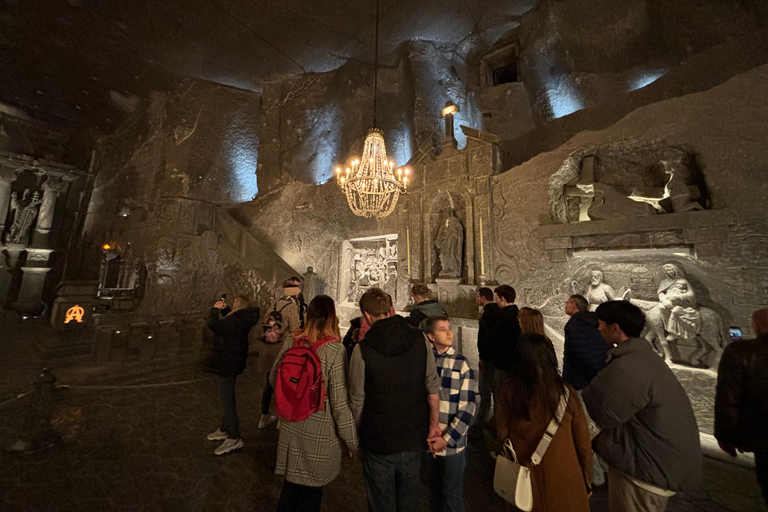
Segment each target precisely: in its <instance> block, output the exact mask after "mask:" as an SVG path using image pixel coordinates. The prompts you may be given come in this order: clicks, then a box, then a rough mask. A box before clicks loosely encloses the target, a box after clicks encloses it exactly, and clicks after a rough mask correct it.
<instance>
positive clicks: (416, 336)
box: [349, 288, 442, 512]
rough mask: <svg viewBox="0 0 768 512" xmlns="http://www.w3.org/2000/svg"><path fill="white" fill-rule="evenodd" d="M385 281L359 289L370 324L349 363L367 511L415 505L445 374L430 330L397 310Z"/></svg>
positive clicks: (437, 426) (435, 429)
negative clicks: (383, 284)
mask: <svg viewBox="0 0 768 512" xmlns="http://www.w3.org/2000/svg"><path fill="white" fill-rule="evenodd" d="M390 307H391V299H390V297H389V295H387V293H386V292H384V290H381V289H380V288H370V289H368V290H367V291H366V292H365V293H364V294H363V296H362V297H360V310H361V311H362V313H363V315H364V316H365V319H366V321H367V322H368V323H369V324H370V325H371V329H370V330H369V331H368V332H367V333H366V335H365V340H364V341H363V342H361V343H358V344H357V345H356V346H355V348H354V351H353V353H352V360H351V362H350V365H349V401H350V404H349V405H350V408H351V409H352V414H353V415H354V417H355V423H356V424H357V427H358V433H359V439H360V451H361V455H362V462H363V475H364V477H365V488H366V491H367V493H368V511H369V512H377V511H382V512H383V511H386V512H390V511H393V510H396V511H397V512H402V511H415V510H416V508H417V507H418V501H419V488H420V483H419V470H420V467H421V456H422V453H423V452H424V451H425V450H426V449H427V447H428V446H431V444H432V443H433V442H434V441H435V440H437V439H438V438H440V439H442V431H441V430H440V424H439V403H440V395H439V392H440V379H439V378H438V376H437V370H436V367H435V358H434V357H433V356H432V348H431V346H430V344H429V341H428V340H427V338H426V336H424V334H423V333H422V332H421V331H419V330H418V329H414V328H413V327H411V326H410V325H408V322H406V320H405V318H403V317H401V316H400V315H392V314H391V311H390Z"/></svg>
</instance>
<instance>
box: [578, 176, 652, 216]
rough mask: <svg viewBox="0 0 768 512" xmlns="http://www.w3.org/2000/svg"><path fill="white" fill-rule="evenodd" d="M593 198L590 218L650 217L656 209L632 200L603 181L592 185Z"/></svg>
mask: <svg viewBox="0 0 768 512" xmlns="http://www.w3.org/2000/svg"><path fill="white" fill-rule="evenodd" d="M592 187H593V190H594V199H593V202H592V206H590V207H589V218H590V219H592V220H607V219H623V218H627V217H650V216H651V215H656V210H654V208H653V206H651V205H650V204H648V203H643V202H638V201H633V200H632V199H629V198H628V197H627V196H625V195H623V194H621V193H619V192H617V191H616V189H614V188H613V187H611V186H610V185H606V184H604V183H595V184H593V185H592Z"/></svg>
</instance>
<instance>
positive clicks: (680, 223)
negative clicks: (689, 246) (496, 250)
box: [536, 210, 738, 238]
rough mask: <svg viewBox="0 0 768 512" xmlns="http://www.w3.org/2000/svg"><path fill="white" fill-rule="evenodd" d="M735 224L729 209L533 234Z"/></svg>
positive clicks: (575, 225)
mask: <svg viewBox="0 0 768 512" xmlns="http://www.w3.org/2000/svg"><path fill="white" fill-rule="evenodd" d="M737 222H738V218H737V215H736V213H735V212H734V211H732V210H703V211H696V212H685V213H668V214H662V215H655V216H653V217H635V218H627V219H611V220H593V221H588V222H571V223H569V224H552V225H548V226H539V227H537V228H536V234H537V235H538V236H539V238H555V237H566V236H579V235H603V234H611V235H615V234H620V233H638V232H644V231H663V230H669V229H686V230H688V229H692V228H707V227H711V226H727V225H729V224H736V223H737Z"/></svg>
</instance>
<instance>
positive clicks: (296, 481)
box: [269, 295, 358, 512]
mask: <svg viewBox="0 0 768 512" xmlns="http://www.w3.org/2000/svg"><path fill="white" fill-rule="evenodd" d="M293 337H303V338H305V339H306V340H307V341H309V343H312V344H314V343H316V342H317V341H319V340H323V339H325V338H326V337H332V338H333V339H334V340H333V341H332V342H330V343H325V344H323V345H322V346H321V347H320V348H318V349H317V356H318V357H319V358H320V364H321V371H322V374H323V379H324V380H325V388H326V390H327V392H328V395H327V396H326V398H325V404H324V406H323V409H322V410H321V411H317V412H315V413H314V414H312V415H311V416H310V417H309V418H307V419H306V420H304V421H297V422H288V421H285V420H283V419H281V420H280V438H279V441H278V444H277V462H276V467H275V474H278V475H285V483H284V484H283V489H282V492H281V493H280V500H279V502H278V505H277V510H278V511H279V512H283V511H296V510H299V508H301V510H320V504H321V502H322V496H323V486H324V485H325V484H327V483H329V482H331V481H332V480H333V479H334V478H336V475H338V474H339V471H340V470H341V457H342V453H343V450H342V444H341V442H342V440H343V441H344V443H345V444H346V445H347V448H348V449H349V453H350V455H351V456H353V457H356V455H357V449H358V446H357V430H356V429H355V421H354V418H353V417H352V412H351V411H350V409H349V404H348V401H347V400H348V398H347V397H348V391H347V390H348V386H347V356H346V351H345V349H344V346H343V345H342V344H341V341H340V335H339V321H338V318H337V317H336V308H335V306H334V304H333V299H331V298H330V297H328V296H327V295H318V296H317V297H315V298H314V299H312V302H310V303H309V308H308V309H307V321H306V324H305V326H304V329H303V330H297V331H296V332H295V333H294V335H293ZM292 346H293V338H291V337H289V339H287V340H286V342H285V343H284V344H283V348H282V349H281V351H280V354H279V355H278V357H277V360H276V362H275V364H274V366H272V371H271V372H270V374H269V381H270V383H271V384H272V385H273V386H274V385H275V380H276V377H277V366H278V364H279V362H280V360H281V359H282V357H283V354H284V353H285V351H286V350H288V349H289V348H290V347H292Z"/></svg>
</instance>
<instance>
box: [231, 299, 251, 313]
mask: <svg viewBox="0 0 768 512" xmlns="http://www.w3.org/2000/svg"><path fill="white" fill-rule="evenodd" d="M249 307H251V298H250V297H248V296H247V295H238V296H237V297H235V300H233V301H232V311H230V312H229V314H230V315H231V314H232V313H234V312H235V311H239V310H241V309H245V308H249Z"/></svg>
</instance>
